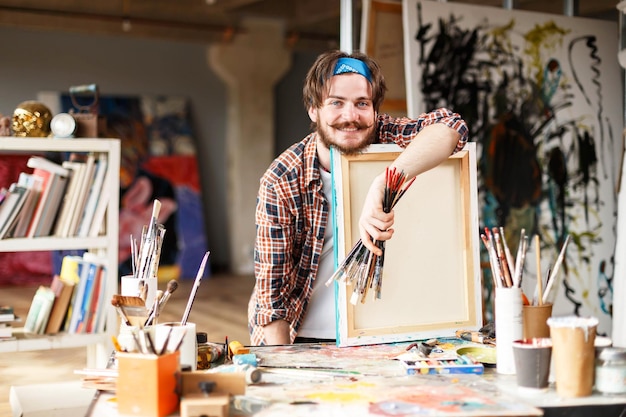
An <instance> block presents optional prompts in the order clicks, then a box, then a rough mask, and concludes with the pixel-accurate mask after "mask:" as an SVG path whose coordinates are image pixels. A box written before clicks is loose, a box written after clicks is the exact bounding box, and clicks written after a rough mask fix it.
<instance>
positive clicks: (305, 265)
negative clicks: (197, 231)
mask: <svg viewBox="0 0 626 417" xmlns="http://www.w3.org/2000/svg"><path fill="white" fill-rule="evenodd" d="M377 122H378V140H377V143H396V144H398V145H400V146H401V147H406V146H407V145H408V144H409V143H410V142H411V140H412V139H413V138H414V137H415V135H416V134H417V133H418V132H419V131H420V130H421V129H423V128H424V127H425V126H428V125H431V124H434V123H444V124H446V125H447V126H449V127H451V128H452V129H454V130H456V131H457V132H459V134H460V135H461V138H460V140H459V142H458V144H457V146H456V149H455V150H454V152H457V151H459V150H460V149H462V148H463V146H464V145H465V142H466V141H467V134H468V129H467V125H466V123H465V121H463V119H461V117H460V116H459V115H458V114H455V113H452V112H450V111H449V110H446V109H438V110H435V111H433V112H430V113H425V114H422V115H421V116H420V117H419V118H418V119H417V120H413V119H408V118H401V119H395V118H391V117H390V116H388V115H380V116H378V121H377ZM316 141H317V134H316V133H312V134H310V135H308V136H307V137H306V138H304V140H302V141H301V142H299V143H296V144H294V145H292V146H291V147H290V148H289V149H287V150H286V151H285V152H283V153H282V154H281V155H280V156H279V157H278V158H277V159H275V160H274V162H273V163H272V164H271V165H270V167H269V168H268V169H267V171H266V172H265V174H264V175H263V177H262V178H261V181H260V187H259V193H258V197H257V207H256V244H255V251H254V264H255V265H254V270H255V271H254V272H255V276H256V285H255V288H254V291H253V293H252V297H251V298H250V303H249V305H248V317H249V322H248V327H249V330H250V337H251V342H252V344H253V345H260V344H264V340H263V326H265V325H266V324H269V323H271V322H272V321H275V320H279V319H283V320H286V321H287V322H288V323H290V330H291V332H290V336H291V342H292V343H293V341H294V339H295V337H296V335H297V333H298V329H299V328H300V326H301V324H302V322H303V319H304V315H305V312H306V309H307V304H308V302H309V299H310V298H311V293H312V290H313V281H314V280H315V277H316V275H317V269H318V265H319V260H320V256H321V253H322V247H323V246H324V233H325V229H326V224H327V223H328V213H329V209H330V207H329V203H328V201H326V198H325V197H324V193H323V191H322V181H321V178H320V173H319V167H320V165H319V161H318V158H317V151H316Z"/></svg>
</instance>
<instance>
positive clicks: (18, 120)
mask: <svg viewBox="0 0 626 417" xmlns="http://www.w3.org/2000/svg"><path fill="white" fill-rule="evenodd" d="M50 120H52V113H51V112H50V109H48V107H46V106H45V105H44V104H43V103H40V102H38V101H34V100H28V101H24V102H22V103H20V104H18V106H17V108H16V109H15V111H14V112H13V120H12V124H11V127H12V129H13V135H14V136H19V137H29V138H45V137H48V136H50Z"/></svg>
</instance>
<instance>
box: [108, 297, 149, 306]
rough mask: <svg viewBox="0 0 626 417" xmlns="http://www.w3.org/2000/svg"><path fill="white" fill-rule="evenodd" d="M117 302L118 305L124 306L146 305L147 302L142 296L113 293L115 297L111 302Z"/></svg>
mask: <svg viewBox="0 0 626 417" xmlns="http://www.w3.org/2000/svg"><path fill="white" fill-rule="evenodd" d="M113 302H116V303H118V305H122V306H138V307H145V305H146V303H145V301H143V300H142V299H141V297H134V296H128V295H119V294H113V298H112V299H111V303H113ZM113 305H115V304H113Z"/></svg>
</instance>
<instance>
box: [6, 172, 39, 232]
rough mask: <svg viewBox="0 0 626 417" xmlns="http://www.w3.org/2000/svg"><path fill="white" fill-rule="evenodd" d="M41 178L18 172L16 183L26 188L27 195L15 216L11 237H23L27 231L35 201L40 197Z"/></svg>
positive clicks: (35, 204)
mask: <svg viewBox="0 0 626 417" xmlns="http://www.w3.org/2000/svg"><path fill="white" fill-rule="evenodd" d="M42 183H43V180H42V178H41V177H39V176H37V175H34V174H27V173H25V172H22V173H20V177H19V179H18V184H22V185H23V186H24V187H26V188H28V190H29V191H28V195H27V196H26V198H25V200H24V204H23V205H22V209H21V210H20V212H19V214H18V216H17V218H16V219H15V221H16V224H15V229H14V230H13V232H12V234H11V235H12V236H13V237H24V236H26V233H27V232H28V225H29V224H30V221H31V219H32V217H33V213H34V212H35V207H36V206H37V202H38V201H39V198H40V197H41V187H42Z"/></svg>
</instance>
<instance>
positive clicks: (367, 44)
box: [361, 0, 407, 117]
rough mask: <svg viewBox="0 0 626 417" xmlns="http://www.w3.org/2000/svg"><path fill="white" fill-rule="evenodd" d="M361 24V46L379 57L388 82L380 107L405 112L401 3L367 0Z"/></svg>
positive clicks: (382, 110)
mask: <svg viewBox="0 0 626 417" xmlns="http://www.w3.org/2000/svg"><path fill="white" fill-rule="evenodd" d="M361 25H362V27H361V50H362V51H364V52H365V53H366V54H368V55H369V56H371V57H372V58H374V59H376V61H377V62H378V64H379V65H380V67H381V69H382V71H383V74H385V80H386V82H387V88H388V91H387V93H386V96H385V101H384V102H383V104H382V105H381V108H380V111H381V112H384V113H389V114H391V115H393V116H396V117H402V116H406V114H407V96H406V94H407V92H406V81H405V79H406V77H405V74H404V71H405V64H404V41H403V37H404V32H403V19H402V3H401V2H400V1H397V0H364V1H363V12H362V18H361Z"/></svg>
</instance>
